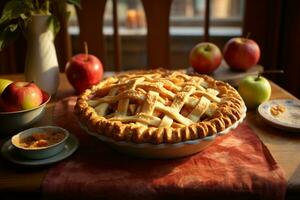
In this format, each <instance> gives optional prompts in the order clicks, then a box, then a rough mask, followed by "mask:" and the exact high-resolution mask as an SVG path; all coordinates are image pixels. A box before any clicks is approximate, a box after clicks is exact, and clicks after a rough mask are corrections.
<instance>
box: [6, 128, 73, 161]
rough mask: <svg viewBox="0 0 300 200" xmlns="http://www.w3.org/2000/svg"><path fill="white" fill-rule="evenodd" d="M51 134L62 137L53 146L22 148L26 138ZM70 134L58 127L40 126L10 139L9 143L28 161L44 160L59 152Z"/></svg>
mask: <svg viewBox="0 0 300 200" xmlns="http://www.w3.org/2000/svg"><path fill="white" fill-rule="evenodd" d="M37 133H38V134H40V133H42V134H49V135H50V134H53V133H61V134H63V137H62V138H61V139H60V140H59V141H57V142H56V143H54V144H51V145H47V146H42V147H24V145H22V142H23V141H24V140H26V138H28V137H31V136H32V135H33V134H37ZM69 136H70V134H69V132H68V131H67V130H66V129H63V128H61V127H58V126H41V127H35V128H30V129H27V130H24V131H22V132H20V133H18V134H16V135H14V136H13V137H12V138H11V143H12V145H13V147H14V148H15V149H16V152H17V153H18V154H19V155H20V156H23V157H26V158H29V159H45V158H49V157H51V156H54V155H56V154H58V153H59V152H61V151H62V150H63V149H64V146H65V144H66V140H67V139H68V138H69Z"/></svg>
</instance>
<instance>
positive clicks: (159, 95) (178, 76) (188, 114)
mask: <svg viewBox="0 0 300 200" xmlns="http://www.w3.org/2000/svg"><path fill="white" fill-rule="evenodd" d="M75 111H76V114H77V116H78V118H79V121H80V122H81V123H82V124H83V125H85V126H87V128H88V129H89V131H92V132H95V133H97V134H100V135H104V136H107V137H112V138H113V139H115V140H117V141H130V142H135V143H154V144H160V143H177V142H181V141H187V140H193V139H198V138H203V137H205V136H208V135H213V134H216V133H217V132H219V131H222V130H224V129H225V128H227V127H229V126H230V125H232V124H233V123H234V122H236V121H237V120H239V119H240V118H241V116H242V115H243V114H244V112H245V105H244V102H243V100H242V98H241V97H240V95H239V94H238V93H237V91H236V90H235V89H234V88H233V87H231V86H230V85H229V84H227V83H224V82H221V81H216V80H214V79H213V78H211V77H209V76H206V75H186V74H184V73H181V72H179V71H175V72H174V71H172V72H171V71H167V70H149V71H139V72H134V73H128V74H122V75H118V76H113V77H109V78H107V79H106V80H104V81H102V82H100V83H99V84H98V85H96V86H93V87H92V88H91V89H88V90H86V91H85V92H84V93H82V94H81V95H80V96H79V97H78V99H77V103H76V106H75Z"/></svg>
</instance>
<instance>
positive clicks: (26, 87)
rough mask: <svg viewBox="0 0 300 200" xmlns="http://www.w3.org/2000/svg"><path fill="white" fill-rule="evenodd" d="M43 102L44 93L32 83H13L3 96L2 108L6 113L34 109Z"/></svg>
mask: <svg viewBox="0 0 300 200" xmlns="http://www.w3.org/2000/svg"><path fill="white" fill-rule="evenodd" d="M42 102H43V94H42V91H41V89H40V88H39V87H38V86H37V85H36V84H34V83H32V82H30V83H29V82H20V81H17V82H13V83H11V84H9V85H8V86H7V87H6V88H5V89H4V91H3V93H2V94H1V104H2V108H3V110H4V111H6V112H13V111H20V110H27V109H32V108H35V107H37V106H39V105H41V104H42Z"/></svg>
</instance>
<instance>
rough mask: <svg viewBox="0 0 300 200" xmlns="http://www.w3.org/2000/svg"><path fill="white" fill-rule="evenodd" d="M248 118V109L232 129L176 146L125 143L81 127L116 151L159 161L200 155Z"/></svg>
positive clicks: (176, 144)
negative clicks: (216, 140)
mask: <svg viewBox="0 0 300 200" xmlns="http://www.w3.org/2000/svg"><path fill="white" fill-rule="evenodd" d="M245 117H246V108H245V112H244V115H243V116H242V117H241V119H240V120H238V121H236V122H235V123H234V124H232V125H231V126H230V127H228V128H226V129H225V130H223V131H222V132H219V133H217V134H215V135H212V136H207V137H205V138H201V139H196V140H189V141H184V142H178V143H174V144H166V143H164V144H152V143H140V144H137V143H133V142H125V141H115V140H114V139H112V138H110V137H106V136H103V135H99V134H97V133H93V132H91V131H89V130H88V129H87V127H85V126H84V125H82V124H81V123H79V124H80V126H81V128H82V129H83V130H85V131H86V132H87V133H88V134H90V135H92V136H95V137H97V138H98V139H100V140H101V141H103V142H106V143H108V144H109V145H110V146H111V147H112V148H114V149H116V150H117V151H119V152H121V153H126V154H129V155H133V156H137V157H142V158H159V159H170V158H179V157H184V156H188V155H192V154H195V153H198V152H199V151H201V150H203V149H204V148H205V147H207V146H208V145H210V144H212V143H213V142H214V139H215V137H217V136H220V135H225V134H227V133H228V132H229V131H231V130H232V129H235V128H236V127H237V126H238V125H239V124H240V123H242V121H243V120H244V118H245Z"/></svg>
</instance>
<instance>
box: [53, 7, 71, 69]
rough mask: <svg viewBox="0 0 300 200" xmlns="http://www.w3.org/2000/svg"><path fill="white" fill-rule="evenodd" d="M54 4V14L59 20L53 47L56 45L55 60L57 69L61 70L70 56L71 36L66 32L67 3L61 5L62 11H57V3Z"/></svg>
mask: <svg viewBox="0 0 300 200" xmlns="http://www.w3.org/2000/svg"><path fill="white" fill-rule="evenodd" d="M54 5H55V8H54V9H55V10H54V12H56V16H58V19H59V22H60V30H59V32H58V33H57V35H56V37H55V41H54V42H55V47H56V55H57V60H58V64H59V69H60V71H61V72H64V71H65V66H66V63H67V62H68V60H69V59H70V58H71V56H72V46H71V37H70V35H69V33H68V21H67V16H66V14H65V13H66V9H67V4H66V3H65V4H64V5H63V8H60V9H63V11H64V12H65V13H62V12H58V11H59V8H58V7H57V6H58V5H57V4H54Z"/></svg>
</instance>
